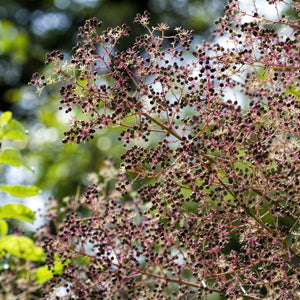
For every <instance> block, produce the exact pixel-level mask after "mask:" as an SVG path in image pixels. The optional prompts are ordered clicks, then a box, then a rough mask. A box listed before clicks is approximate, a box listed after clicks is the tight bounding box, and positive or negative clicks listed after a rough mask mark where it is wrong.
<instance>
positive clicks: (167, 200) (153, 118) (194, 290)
mask: <svg viewBox="0 0 300 300" xmlns="http://www.w3.org/2000/svg"><path fill="white" fill-rule="evenodd" d="M268 2H269V4H270V5H273V7H275V9H277V5H278V4H279V3H281V4H286V5H288V6H289V7H290V8H291V9H294V10H296V11H297V13H299V10H300V6H299V4H298V3H297V2H296V1H292V3H291V4H288V3H286V2H285V1H279V0H272V1H271V0H269V1H268ZM225 9H226V12H225V16H224V17H223V18H220V19H219V20H217V21H216V24H217V29H216V32H215V34H214V35H215V36H216V37H223V36H224V37H226V39H227V40H228V41H230V42H231V43H232V45H234V49H231V48H225V46H221V45H219V44H210V43H207V42H203V43H202V44H201V45H197V46H196V47H195V49H194V48H193V49H192V50H191V48H192V44H191V43H192V40H193V39H192V35H191V32H190V31H187V30H184V29H182V28H175V34H174V35H168V34H167V33H166V32H168V30H169V27H168V25H167V24H165V23H161V24H158V25H157V26H156V27H153V28H151V27H150V26H149V22H150V21H149V13H147V12H145V13H144V14H143V15H137V17H136V19H135V23H138V24H141V25H142V26H143V27H144V28H145V29H146V30H147V33H145V34H143V35H141V36H139V37H137V38H136V41H135V43H134V44H133V46H132V47H130V48H128V49H127V50H124V51H118V50H115V47H116V45H117V43H118V42H119V40H120V39H121V38H125V37H128V35H129V33H130V29H129V27H127V26H126V25H122V26H119V27H116V28H107V29H106V30H103V31H102V32H99V29H98V28H99V27H101V26H102V22H99V21H98V20H97V19H96V18H93V19H90V20H88V21H86V23H85V25H84V26H83V27H81V28H80V33H79V35H78V39H79V42H78V43H77V46H76V47H74V49H73V50H74V55H73V56H72V57H71V58H70V59H69V60H64V56H63V55H62V54H61V53H60V52H59V51H52V52H51V53H49V54H48V56H47V60H46V63H47V64H50V65H51V66H52V71H53V73H52V74H51V75H47V76H45V75H42V76H39V75H38V74H34V76H33V79H32V81H31V82H30V84H31V85H36V86H37V88H38V90H41V89H42V88H43V87H44V86H47V85H50V84H55V83H64V84H63V85H62V86H61V87H60V95H61V102H60V103H61V109H65V111H66V113H69V114H70V113H71V114H72V119H71V122H70V129H69V130H67V131H65V133H64V134H65V139H64V140H63V142H65V143H67V142H72V143H82V142H87V141H89V140H91V139H93V138H94V135H95V133H96V132H97V130H99V129H101V128H106V127H112V128H123V130H122V131H121V133H120V140H122V141H123V143H124V146H125V147H126V151H125V153H124V154H123V155H122V156H121V159H122V163H121V168H120V170H118V169H117V170H116V169H114V168H113V166H112V164H111V162H107V166H106V167H105V168H104V169H103V170H102V171H101V173H100V177H99V178H95V177H93V178H91V185H90V186H89V188H88V189H87V191H86V193H85V194H84V195H82V196H81V197H78V196H76V197H73V198H72V199H71V200H70V203H68V204H67V205H66V208H65V215H63V217H62V218H60V219H59V218H58V219H57V216H58V215H59V212H58V211H56V210H55V209H52V210H50V211H49V217H50V219H51V220H52V222H53V223H55V224H56V228H57V229H58V232H57V234H55V233H53V232H50V230H49V232H48V234H46V238H45V239H44V248H45V251H46V253H47V259H46V263H47V264H49V265H50V266H51V265H53V267H55V264H56V261H57V257H58V258H59V259H60V260H61V261H62V262H68V263H67V264H66V265H65V266H64V268H63V272H62V273H61V275H59V276H58V275H57V276H54V277H53V278H52V279H51V280H50V282H49V285H45V293H44V297H45V298H47V299H48V298H49V297H55V295H57V296H59V295H60V297H61V298H64V299H73V298H76V299H175V298H176V299H202V298H203V297H206V296H208V295H210V294H212V293H217V294H219V295H220V296H224V297H226V298H229V299H238V298H239V299H297V298H299V296H300V295H299V282H300V268H299V262H300V254H299V200H300V198H299V189H300V187H299V186H300V185H299V178H300V176H299V161H300V149H299V147H300V144H299V134H300V132H299V131H300V122H299V115H300V104H299V78H300V73H299V69H300V63H299V55H298V53H299V47H300V45H299V28H300V25H299V20H292V19H290V18H288V17H285V16H283V15H281V16H280V15H279V13H278V19H277V20H268V19H266V18H265V17H263V16H262V15H261V14H260V12H259V11H258V10H257V9H256V6H255V2H254V6H253V12H250V11H247V12H244V11H242V10H241V9H240V7H239V1H237V0H229V1H228V5H227V6H226V7H225ZM245 16H247V17H248V19H249V18H250V20H251V21H244V19H243V17H245ZM283 28H288V30H287V31H286V33H284V32H283V31H282V30H281V29H283ZM280 30H281V31H280ZM166 40H169V41H170V43H165V41H166ZM165 44H169V45H171V46H169V47H167V48H164V45H165ZM188 53H191V54H192V55H190V56H188ZM236 89H240V90H241V91H243V92H244V94H245V95H246V97H247V99H249V101H250V102H249V107H248V108H245V109H242V108H241V106H240V105H239V104H238V101H237V100H235V99H233V100H231V99H228V96H226V95H227V94H228V91H236ZM236 97H238V96H236ZM73 111H75V113H73ZM152 136H156V137H158V138H159V139H160V140H159V141H158V142H157V144H156V145H155V146H153V147H152V148H147V147H146V146H144V145H145V143H146V144H147V142H149V140H150V139H151V138H152ZM116 180H118V184H117V185H116V187H115V188H114V187H113V184H114V182H115V181H116ZM136 183H139V184H141V187H140V188H139V189H138V191H135V184H136ZM83 208H85V209H86V210H85V212H83ZM60 220H61V221H60ZM59 287H61V288H60V289H59ZM59 291H60V294H59Z"/></svg>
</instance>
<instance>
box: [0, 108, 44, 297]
mask: <svg viewBox="0 0 300 300" xmlns="http://www.w3.org/2000/svg"><path fill="white" fill-rule="evenodd" d="M0 122H1V124H0V140H1V152H0V163H1V164H5V165H8V166H14V167H25V168H27V169H29V170H31V169H30V167H29V166H28V164H27V163H26V161H25V159H24V158H23V156H22V155H21V153H20V151H19V150H18V149H17V148H15V147H12V143H11V141H20V140H21V141H23V140H25V139H26V134H25V131H24V130H23V128H22V126H21V125H20V123H19V122H18V121H16V120H14V119H12V113H11V112H9V111H6V112H3V113H2V115H1V117H0ZM0 190H1V192H7V193H9V194H10V195H12V196H14V197H19V198H25V197H31V196H35V195H37V194H38V192H39V188H38V187H36V186H22V185H6V184H1V185H0ZM3 198H4V197H3ZM1 202H3V199H2V201H1ZM12 219H13V220H18V221H25V222H28V223H33V221H34V219H35V213H34V212H33V211H32V210H31V209H29V208H28V207H26V206H25V205H23V204H15V203H9V204H3V203H1V206H0V279H1V293H0V298H1V299H14V297H17V298H18V299H28V297H29V295H32V293H33V294H34V293H36V291H37V290H38V289H39V288H40V287H39V286H38V285H36V284H35V282H34V280H35V277H34V271H33V270H34V264H33V263H32V262H43V261H44V260H45V253H44V251H43V249H42V248H41V247H38V246H36V245H35V244H34V241H33V240H32V239H31V238H29V237H27V236H24V235H22V233H23V232H22V231H20V230H13V228H10V226H9V223H8V221H9V220H12ZM32 297H33V296H32ZM32 299H34V298H32Z"/></svg>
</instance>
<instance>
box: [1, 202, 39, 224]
mask: <svg viewBox="0 0 300 300" xmlns="http://www.w3.org/2000/svg"><path fill="white" fill-rule="evenodd" d="M0 218H1V219H17V220H21V221H26V222H29V223H33V221H34V219H35V213H34V212H33V211H32V210H31V209H30V208H28V207H27V206H25V205H23V204H6V205H3V206H1V207H0Z"/></svg>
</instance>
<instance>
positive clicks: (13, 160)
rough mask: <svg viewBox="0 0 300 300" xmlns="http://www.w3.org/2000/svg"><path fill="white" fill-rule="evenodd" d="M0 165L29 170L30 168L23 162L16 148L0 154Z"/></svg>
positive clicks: (7, 149) (5, 150)
mask: <svg viewBox="0 0 300 300" xmlns="http://www.w3.org/2000/svg"><path fill="white" fill-rule="evenodd" d="M0 163H4V164H8V165H12V166H16V167H20V166H23V167H25V168H27V169H29V170H31V169H30V167H29V165H28V164H27V163H26V161H25V160H24V158H23V156H22V155H21V153H20V151H19V150H18V149H16V148H6V149H4V150H3V151H2V152H1V154H0Z"/></svg>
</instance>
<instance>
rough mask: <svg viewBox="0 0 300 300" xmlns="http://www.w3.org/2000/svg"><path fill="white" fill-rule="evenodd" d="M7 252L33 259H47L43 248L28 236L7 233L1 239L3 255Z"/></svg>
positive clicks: (0, 251) (1, 252) (0, 250)
mask: <svg viewBox="0 0 300 300" xmlns="http://www.w3.org/2000/svg"><path fill="white" fill-rule="evenodd" d="M6 253H9V254H11V255H13V256H17V257H19V258H24V259H28V260H32V261H44V260H45V254H44V251H43V249H42V248H41V247H38V246H36V245H35V244H34V242H33V240H32V239H30V238H28V237H26V236H20V235H6V236H4V237H3V238H2V239H0V255H2V256H3V255H5V254H6Z"/></svg>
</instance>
